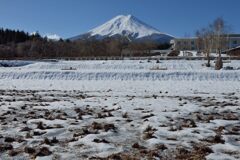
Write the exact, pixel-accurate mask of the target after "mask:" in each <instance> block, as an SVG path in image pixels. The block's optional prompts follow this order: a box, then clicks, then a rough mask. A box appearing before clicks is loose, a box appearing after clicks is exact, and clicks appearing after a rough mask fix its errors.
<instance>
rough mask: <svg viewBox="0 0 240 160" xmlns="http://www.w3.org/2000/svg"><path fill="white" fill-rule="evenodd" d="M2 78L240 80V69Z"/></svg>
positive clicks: (20, 74)
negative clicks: (239, 70)
mask: <svg viewBox="0 0 240 160" xmlns="http://www.w3.org/2000/svg"><path fill="white" fill-rule="evenodd" d="M0 79H36V80H37V79H39V80H133V81H134V80H149V81H153V80H155V81H168V80H174V81H179V80H180V81H181V80H187V81H208V80H214V81H240V72H238V71H224V72H222V71H208V72H201V71H198V72H197V71H188V72H186V71H185V72H184V71H156V72H154V71H151V72H106V71H103V72H75V71H61V72H58V71H54V72H51V71H50V72H49V71H48V72H45V71H28V72H24V71H20V72H13V71H11V72H0Z"/></svg>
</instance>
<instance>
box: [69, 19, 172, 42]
mask: <svg viewBox="0 0 240 160" xmlns="http://www.w3.org/2000/svg"><path fill="white" fill-rule="evenodd" d="M109 37H111V38H118V37H126V38H127V39H128V40H129V41H154V42H158V43H169V42H170V40H171V39H173V38H174V37H173V36H171V35H169V34H166V33H162V32H160V31H158V30H157V29H155V28H154V27H152V26H150V25H148V24H146V23H144V22H142V21H141V20H139V19H137V18H136V17H134V16H132V15H119V16H116V17H115V18H113V19H111V20H109V21H108V22H106V23H104V24H103V25H101V26H99V27H96V28H94V29H92V30H90V31H89V32H87V33H85V34H81V35H79V36H76V37H72V38H70V40H71V41H76V40H80V39H97V40H102V39H104V38H109Z"/></svg>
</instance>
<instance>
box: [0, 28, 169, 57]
mask: <svg viewBox="0 0 240 160" xmlns="http://www.w3.org/2000/svg"><path fill="white" fill-rule="evenodd" d="M169 47H170V45H169V44H156V43H153V42H144V43H143V42H141V43H140V42H129V41H128V40H127V39H125V38H118V39H116V38H115V39H114V38H106V39H104V40H101V41H99V40H78V41H74V42H71V41H69V40H63V39H60V40H59V41H54V40H49V39H47V38H46V37H41V36H40V34H38V33H35V34H32V35H30V34H29V33H26V32H24V31H18V30H10V29H0V58H1V59H41V58H64V57H98V56H127V55H125V54H124V55H123V51H124V50H127V51H129V52H130V53H132V54H131V56H145V55H146V52H142V51H150V50H152V49H167V48H169ZM131 51H134V52H131ZM136 51H139V52H136Z"/></svg>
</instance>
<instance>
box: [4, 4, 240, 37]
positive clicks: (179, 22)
mask: <svg viewBox="0 0 240 160" xmlns="http://www.w3.org/2000/svg"><path fill="white" fill-rule="evenodd" d="M239 6H240V0H0V27H4V28H11V29H20V30H24V31H27V32H34V31H39V32H40V33H41V34H46V33H51V34H54V33H55V34H58V35H60V36H61V37H63V38H69V37H72V36H75V35H78V34H81V33H84V32H86V31H88V30H90V29H92V28H94V27H96V26H98V25H100V24H102V23H104V22H106V21H107V20H110V19H111V18H113V17H115V16H117V15H119V14H126V15H127V14H132V15H134V16H135V17H137V18H139V19H140V20H142V21H144V22H145V23H147V24H149V25H151V26H153V27H155V28H157V29H159V30H160V31H161V32H166V33H168V34H172V35H174V36H177V37H180V36H193V35H194V33H195V31H196V30H197V29H198V28H201V27H204V26H206V25H207V24H209V23H210V22H212V21H213V20H214V19H215V18H216V17H219V16H220V17H223V18H224V19H225V20H226V22H227V23H228V24H229V25H231V27H232V31H233V32H235V33H240V20H239V18H240V13H239Z"/></svg>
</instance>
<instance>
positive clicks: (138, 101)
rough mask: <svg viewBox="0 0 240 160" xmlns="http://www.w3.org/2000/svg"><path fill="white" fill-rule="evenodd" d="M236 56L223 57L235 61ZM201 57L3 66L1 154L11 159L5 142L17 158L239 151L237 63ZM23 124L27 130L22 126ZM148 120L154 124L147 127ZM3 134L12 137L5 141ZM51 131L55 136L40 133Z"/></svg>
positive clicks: (233, 154)
mask: <svg viewBox="0 0 240 160" xmlns="http://www.w3.org/2000/svg"><path fill="white" fill-rule="evenodd" d="M239 62H240V61H231V63H228V64H224V65H225V66H227V65H228V66H231V67H234V69H237V68H238V67H240V63H239ZM9 63H10V62H9ZM11 63H12V62H11ZM18 63H20V62H18ZM203 63H204V61H183V60H179V61H162V62H161V63H156V61H152V62H147V61H141V62H140V61H60V62H31V63H29V64H28V65H26V63H22V64H23V65H22V66H21V67H0V101H1V102H0V114H1V119H0V122H1V125H0V159H4V158H5V159H11V158H10V157H11V156H10V155H9V154H10V151H8V150H7V151H3V152H1V149H2V148H1V147H2V146H1V145H2V144H6V143H10V144H12V145H13V148H14V150H15V151H19V153H18V154H17V155H15V156H13V157H14V158H15V159H30V158H33V157H37V159H42V158H44V159H51V158H53V159H54V158H55V159H88V158H91V157H92V158H93V157H95V158H97V157H107V156H109V155H112V154H114V153H116V154H117V153H119V154H123V153H126V154H128V156H132V155H134V156H136V158H139V156H140V157H141V158H143V159H144V158H145V159H147V158H149V156H151V155H155V158H160V159H161V157H162V158H168V159H176V158H179V156H180V155H186V156H187V157H193V155H194V156H195V158H196V156H200V158H203V157H206V158H207V159H209V160H210V159H213V160H215V159H216V160H218V159H239V158H240V138H239V135H240V119H239V117H240V107H239V106H240V102H239V97H240V83H239V81H240V79H239V76H240V70H232V71H227V70H221V71H215V70H213V68H205V67H203V66H202V64H203ZM18 66H19V65H18ZM161 69H162V70H161ZM89 79H91V80H89ZM24 107H25V109H24ZM125 113H127V114H126V115H125ZM124 115H125V116H124ZM14 118H16V119H15V120H14ZM39 122H42V124H43V127H41V126H40V127H39ZM94 122H97V123H94ZM110 124H113V125H114V127H113V126H111V125H110ZM26 126H27V127H29V128H30V131H21V130H22V129H23V128H24V127H26ZM148 126H151V127H152V129H149V131H146V128H148ZM27 133H29V135H30V136H29V137H28V138H26V135H27ZM38 134H42V135H38ZM218 136H219V137H218ZM6 137H14V138H16V140H15V141H14V142H12V143H11V142H5V141H4V139H5V138H6ZM53 137H56V138H57V139H58V140H59V142H57V143H52V144H51V143H50V144H48V143H46V141H45V140H44V138H48V139H50V140H51V139H52V138H53ZM22 140H23V141H22ZM135 143H138V144H139V145H140V146H141V147H142V148H141V147H140V148H139V147H136V145H135V147H133V144H135ZM159 145H165V147H166V148H167V149H157V148H158V147H157V146H159ZM26 146H30V147H33V148H35V149H36V152H38V151H39V149H40V147H41V146H46V147H48V148H49V150H50V151H52V154H51V155H49V156H47V157H40V156H35V155H34V154H28V153H23V152H25V151H24V148H25V147H26ZM194 146H195V147H194ZM196 146H197V147H198V149H196ZM199 146H201V147H202V148H201V147H199ZM203 146H204V147H203ZM206 147H209V148H210V149H211V151H212V153H210V152H208V151H207V150H208V149H207V148H206ZM180 148H184V149H185V150H183V149H180ZM194 148H195V149H194ZM199 148H200V149H199ZM140 153H141V154H140ZM150 153H152V154H151V155H150ZM153 153H156V154H153ZM179 154H180V155H179ZM157 155H159V157H158V156H157ZM201 156H203V157H201ZM150 158H151V157H150ZM179 159H180V158H179ZM181 159H186V157H185V158H184V157H182V158H181Z"/></svg>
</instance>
